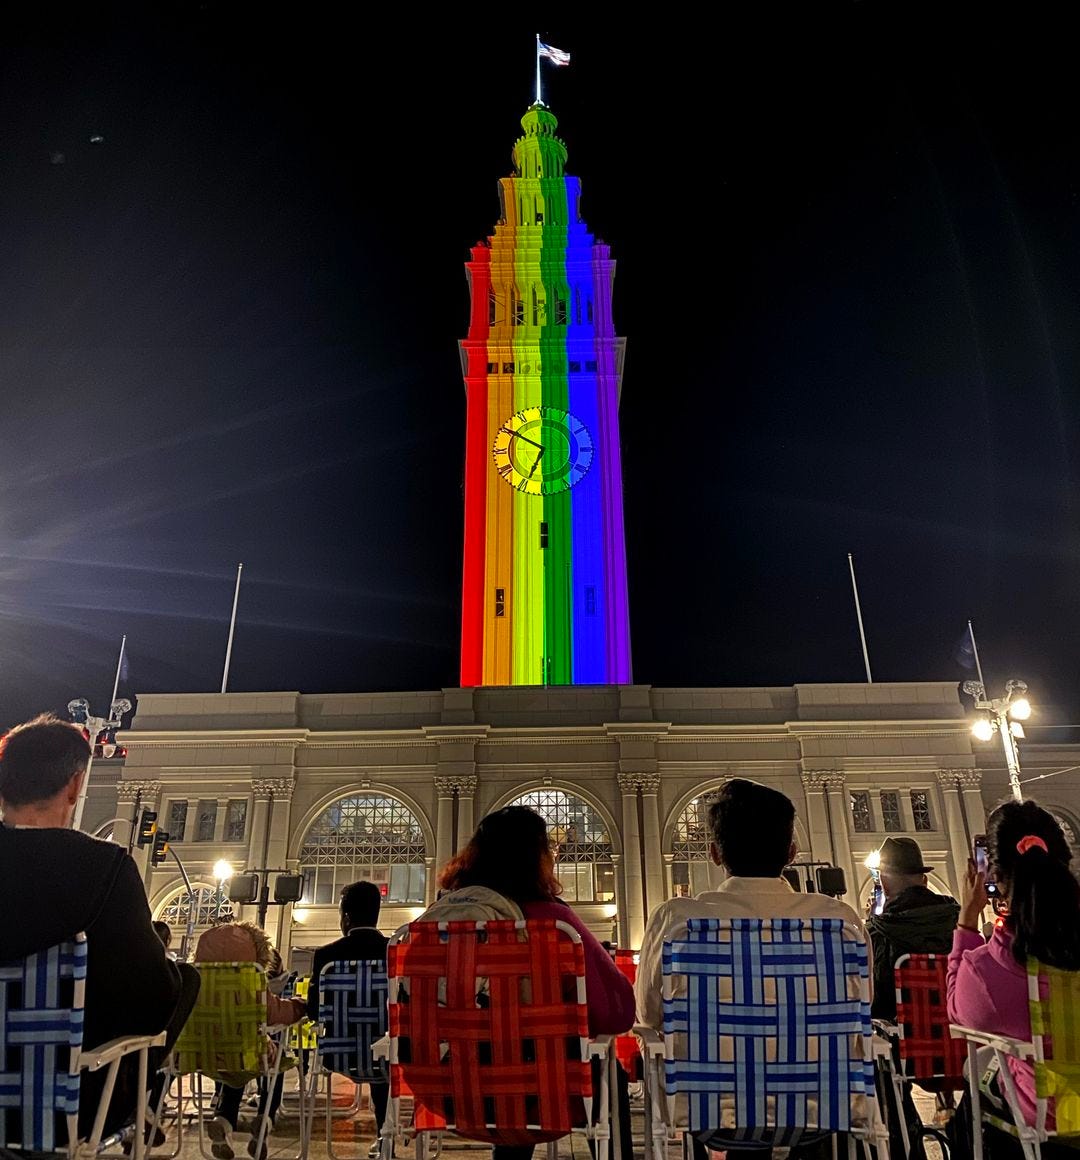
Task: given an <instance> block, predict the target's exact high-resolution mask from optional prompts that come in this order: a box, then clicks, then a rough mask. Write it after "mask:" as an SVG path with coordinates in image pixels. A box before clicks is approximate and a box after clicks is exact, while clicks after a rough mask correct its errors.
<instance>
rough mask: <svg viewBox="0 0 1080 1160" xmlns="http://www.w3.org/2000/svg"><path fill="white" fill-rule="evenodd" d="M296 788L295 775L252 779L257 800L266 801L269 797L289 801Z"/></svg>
mask: <svg viewBox="0 0 1080 1160" xmlns="http://www.w3.org/2000/svg"><path fill="white" fill-rule="evenodd" d="M294 789H296V778H294V777H255V778H252V780H251V792H252V794H253V795H254V797H255V800H256V801H265V800H267V799H269V798H273V799H274V800H275V801H288V800H289V799H290V798H291V797H292V795H293V790H294Z"/></svg>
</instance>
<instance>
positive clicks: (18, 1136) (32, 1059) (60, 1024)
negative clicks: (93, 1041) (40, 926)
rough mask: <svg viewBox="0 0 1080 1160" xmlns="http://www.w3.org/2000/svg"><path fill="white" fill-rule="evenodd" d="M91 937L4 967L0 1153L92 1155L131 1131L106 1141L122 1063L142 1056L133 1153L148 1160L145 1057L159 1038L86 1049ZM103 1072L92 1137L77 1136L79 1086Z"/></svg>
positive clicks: (0, 980)
mask: <svg viewBox="0 0 1080 1160" xmlns="http://www.w3.org/2000/svg"><path fill="white" fill-rule="evenodd" d="M85 996H86V935H84V934H77V935H76V936H75V938H74V939H73V940H72V941H71V942H64V943H60V944H58V945H57V946H54V947H50V948H49V949H48V950H45V951H39V952H37V953H36V954H32V955H28V956H27V957H26V958H24V959H14V960H11V961H10V962H6V963H0V1068H2V1070H0V1149H8V1150H11V1151H16V1152H66V1153H67V1155H68V1156H69V1157H72V1158H73V1160H74V1158H75V1157H89V1156H94V1155H96V1154H98V1153H99V1152H101V1151H102V1150H103V1149H104V1148H106V1147H109V1146H111V1145H113V1144H116V1143H118V1142H119V1141H120V1140H121V1139H122V1138H123V1136H124V1135H125V1134H126V1133H113V1134H112V1135H110V1136H109V1137H108V1138H106V1139H102V1135H103V1133H104V1129H105V1118H106V1115H107V1113H108V1110H109V1103H110V1101H111V1100H112V1094H113V1089H114V1088H115V1086H116V1077H117V1073H118V1071H119V1069H120V1062H121V1060H122V1059H124V1057H125V1056H128V1055H131V1054H133V1053H138V1057H139V1094H138V1102H137V1104H136V1107H135V1120H134V1126H133V1129H132V1133H133V1135H134V1141H133V1144H132V1149H133V1151H134V1156H135V1160H143V1156H144V1155H145V1151H146V1145H145V1142H144V1121H145V1118H146V1086H147V1052H148V1050H149V1048H151V1047H160V1046H161V1045H162V1044H163V1043H164V1042H165V1033H164V1032H162V1033H161V1034H160V1035H132V1036H126V1037H124V1038H122V1039H113V1040H111V1041H110V1042H109V1043H105V1044H102V1045H101V1046H100V1047H97V1048H95V1049H93V1050H85V1049H84V1048H83V1046H82V1041H83V1008H84V1005H85ZM103 1067H107V1068H108V1069H109V1070H108V1071H107V1072H106V1073H105V1086H104V1090H103V1091H102V1093H101V1099H100V1100H99V1102H98V1107H97V1113H96V1115H95V1117H94V1125H93V1128H92V1130H91V1132H90V1135H89V1137H88V1138H87V1139H80V1137H79V1088H80V1084H81V1080H82V1073H83V1072H84V1071H98V1070H100V1069H101V1068H103Z"/></svg>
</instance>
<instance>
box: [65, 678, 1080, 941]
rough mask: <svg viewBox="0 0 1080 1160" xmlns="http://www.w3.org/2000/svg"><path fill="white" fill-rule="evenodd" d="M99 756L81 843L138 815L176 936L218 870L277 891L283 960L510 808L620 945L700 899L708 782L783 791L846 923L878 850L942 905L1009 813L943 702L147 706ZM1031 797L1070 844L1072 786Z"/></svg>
mask: <svg viewBox="0 0 1080 1160" xmlns="http://www.w3.org/2000/svg"><path fill="white" fill-rule="evenodd" d="M120 740H121V742H122V743H123V744H124V745H126V746H127V750H128V753H127V759H126V761H125V762H124V763H123V765H122V766H121V765H120V763H118V762H109V763H105V762H101V763H96V764H95V769H94V778H93V783H94V784H93V785H92V787H91V790H90V795H89V799H88V804H87V811H86V819H85V820H86V823H87V826H88V828H90V829H91V830H92V831H97V832H111V833H112V834H113V836H114V838H115V839H116V840H117V841H120V842H126V841H127V840H128V833H129V828H130V826H131V825H133V824H134V823H135V822H136V821H137V818H138V816H139V813H140V811H141V810H143V809H154V810H156V811H157V813H158V819H159V824H160V826H161V827H162V828H163V829H165V830H167V831H169V833H170V834H171V835H172V844H173V849H174V850H175V851H176V853H177V854H178V855H179V857H180V858H181V859H182V860H183V862H184V864H185V867H186V869H187V871H188V874H189V877H190V879H191V881H192V884H193V886H194V887H195V888H196V891H197V893H198V913H197V915H196V919H197V922H196V926H197V928H200V929H201V928H202V927H205V925H207V924H208V923H209V922H210V921H212V919H213V918H214V917H215V915H216V914H218V913H221V912H222V911H228V910H229V909H230V906H229V903H228V901H227V898H224V897H222V896H221V895H220V894H219V892H218V890H217V886H216V883H215V881H214V879H213V877H212V874H211V871H212V867H213V866H214V864H215V863H216V862H217V861H218V860H219V859H226V860H228V861H229V862H230V863H231V864H232V866H233V867H234V868H235V870H236V871H238V872H239V871H240V870H243V869H258V868H263V867H269V868H271V869H275V870H276V869H288V870H292V871H297V870H299V871H300V872H302V873H303V875H304V880H305V889H304V897H303V899H302V900H301V902H300V903H298V904H296V905H283V906H277V907H273V908H271V911H270V914H269V920H268V922H267V927H268V930H269V931H270V933H271V935H272V936H274V937H275V939H276V941H277V943H278V945H280V946H281V947H282V948H292V949H294V950H295V951H296V952H297V954H299V952H300V951H301V950H302V949H303V948H306V947H313V946H318V945H320V944H321V943H323V942H325V941H327V940H328V939H329V938H331V937H332V936H333V935H334V933H335V931H336V927H337V911H336V904H337V899H338V896H339V894H340V889H341V887H342V886H344V885H346V884H347V883H349V882H352V881H355V880H357V879H361V878H367V879H370V880H372V881H375V882H377V883H379V885H380V887H381V888H382V890H383V895H384V904H383V913H382V923H381V925H382V926H383V928H384V929H386V930H388V931H390V930H393V929H395V928H396V927H397V926H399V925H400V924H402V923H404V922H408V921H409V920H411V919H413V918H415V917H416V916H417V915H418V914H419V913H420V912H421V910H422V909H423V907H424V906H425V905H426V904H427V903H429V902H430V901H431V900H432V899H433V898H434V895H435V890H436V880H437V873H438V870H439V867H440V866H441V865H442V863H444V862H445V861H446V860H447V858H448V857H449V856H450V855H451V854H452V853H453V852H454V851H455V850H456V849H457V848H458V847H459V846H461V845H462V844H463V843H464V841H465V840H466V839H467V837H468V836H469V835H470V834H471V833H472V831H473V829H474V826H475V823H476V822H477V821H478V820H479V819H480V818H481V817H482V816H483V815H484V814H486V813H488V812H489V811H490V810H493V809H496V808H498V807H500V806H503V805H507V804H509V803H511V802H523V803H524V804H527V805H531V806H533V807H534V808H536V809H538V810H539V811H540V812H541V813H543V814H544V815H545V816H546V817H547V819H548V822H549V825H550V827H551V830H552V832H553V835H554V837H555V840H556V841H557V843H558V846H559V861H558V873H559V877H560V880H561V882H562V884H563V889H564V897H565V898H566V899H567V900H568V901H569V902H570V903H571V904H572V905H573V906H574V907H575V908H576V909H577V910H578V911H579V912H580V913H581V915H582V917H583V918H584V919H585V920H586V921H587V922H588V923H589V925H590V926H591V927H592V928H593V929H594V930H595V931H596V932H597V933H598V934H599V935H601V936H602V937H605V938H613V939H614V940H615V941H617V942H618V943H619V944H621V945H624V946H632V947H636V946H638V945H639V943H640V939H641V934H642V931H643V929H644V924H645V921H646V918H647V916H648V913H649V912H650V910H652V908H653V907H655V906H656V905H658V904H659V903H660V902H662V901H663V900H665V899H667V898H669V897H671V896H672V895H675V894H685V893H697V892H698V891H700V890H701V889H703V888H707V887H708V886H709V885H710V884H712V883H715V882H717V881H718V880H719V871H717V870H716V868H715V867H712V866H711V865H710V863H709V862H708V857H707V853H708V834H707V831H706V827H705V819H706V811H707V807H708V803H709V802H710V801H711V800H712V795H713V794H714V793H715V791H716V790H717V789H719V787H720V786H722V785H723V783H724V782H725V781H726V780H728V779H729V778H732V777H747V778H751V779H752V780H755V781H760V782H763V783H764V784H767V785H771V786H773V787H775V788H776V789H779V790H781V791H783V792H784V793H786V794H787V795H788V796H789V797H790V798H791V799H792V800H793V801H794V802H795V804H796V808H797V811H798V829H797V838H798V843H799V850H800V854H799V858H798V862H799V863H802V864H803V870H802V874H803V876H804V877H805V876H806V875H807V874H809V873H811V872H812V870H813V868H814V867H813V865H812V864H815V863H817V864H830V865H835V866H839V867H840V868H842V869H843V870H844V873H845V877H846V880H847V895H846V898H847V900H848V901H849V902H851V903H852V904H853V905H856V906H858V907H861V906H863V905H864V904H865V901H866V898H867V897H868V894H869V890H870V881H869V874H868V871H867V870H866V868H865V865H864V863H865V859H866V857H867V855H868V854H869V853H870V852H871V851H872V850H874V849H876V848H877V847H878V846H879V845H880V844H881V842H882V841H883V840H884V839H885V837H887V836H888V835H889V834H907V835H910V836H911V837H914V838H916V839H917V840H918V842H919V843H920V845H921V846H922V848H923V851H924V853H925V855H926V858H927V861H928V863H929V864H930V865H932V866H933V867H934V872H933V874H932V875H931V885H932V886H933V887H934V888H935V889H938V890H940V891H944V892H948V893H952V894H956V893H958V892H959V890H960V883H961V882H962V878H963V874H964V870H965V867H966V863H967V856H968V851H969V849H970V847H971V838H972V836H973V835H974V834H976V833H979V832H981V831H982V830H983V829H984V827H985V818H986V813H987V811H988V810H989V809H992V808H993V806H994V805H996V804H997V803H998V802H999V801H1002V800H1004V799H1005V798H1006V797H1008V794H1009V789H1008V782H1007V777H1006V773H1005V770H1004V768H1003V765H1002V761H1001V755H1000V749H999V748H998V747H996V746H994V745H986V746H982V745H979V744H978V743H976V742H973V740H972V737H971V733H970V719H969V718H968V717H967V716H966V715H965V710H964V707H963V705H962V704H961V702H960V699H959V696H958V693H957V687H956V685H955V684H954V683H951V682H921V683H912V684H887V683H875V684H873V685H866V684H838V685H795V686H789V687H771V688H741V689H740V688H731V689H724V688H719V689H658V688H652V687H650V686H643V685H629V686H593V687H587V688H584V687H583V688H563V689H554V688H549V689H542V688H537V689H514V688H476V689H444V690H442V691H438V692H419V693H368V694H312V695H300V694H297V693H231V694H225V695H220V694H167V695H166V694H155V695H147V696H143V697H142V698H140V704H139V712H138V715H137V717H136V718H135V723H134V727H133V728H132V729H131V730H129V731H128V732H127V733H126V734H123V735H122V736H121V737H120ZM973 746H975V748H974V749H973ZM1077 748H1078V747H1076V746H1038V745H1027V746H1025V748H1024V768H1025V776H1032V777H1034V776H1037V775H1038V774H1039V773H1040V771H1042V772H1055V771H1056V770H1058V769H1067V767H1069V766H1070V765H1072V766H1076V765H1078V764H1080V762H1078V761H1077V756H1076V750H1077ZM1031 788H1039V789H1041V790H1042V792H1041V793H1039V794H1037V795H1036V796H1037V798H1038V800H1040V801H1041V802H1042V803H1043V804H1045V805H1047V806H1048V808H1050V809H1052V810H1053V811H1054V812H1055V813H1056V814H1057V815H1058V817H1059V819H1060V820H1061V821H1062V823H1063V825H1065V826H1066V827H1067V829H1068V830H1069V836H1070V840H1075V839H1076V837H1077V836H1078V834H1080V814H1078V807H1080V774H1078V773H1077V772H1075V771H1073V772H1066V773H1064V774H1061V775H1060V776H1055V777H1054V778H1053V779H1048V780H1046V781H1045V783H1041V784H1040V783H1036V785H1035V786H1034V787H1031ZM133 852H134V855H135V857H136V859H137V860H138V862H139V865H140V868H141V870H142V872H143V874H144V876H145V881H146V887H147V894H148V897H149V899H150V904H151V908H152V910H153V912H154V915H155V917H165V918H166V919H167V920H168V921H170V922H171V923H173V924H174V925H175V926H177V927H178V928H179V929H181V930H182V928H183V927H184V925H185V923H186V921H187V913H188V905H189V903H188V895H187V891H186V889H185V888H184V884H183V880H182V878H181V877H180V874H179V872H178V869H177V867H176V865H175V863H174V862H173V861H172V860H171V859H170V860H169V861H168V862H166V863H165V864H163V865H161V866H157V867H154V866H151V865H149V864H148V857H147V850H145V849H140V848H139V847H137V846H136V847H135V848H134V851H133ZM237 909H238V910H240V911H241V913H242V915H243V917H245V918H254V917H255V914H256V911H255V907H253V906H251V907H244V908H242V909H241V908H237Z"/></svg>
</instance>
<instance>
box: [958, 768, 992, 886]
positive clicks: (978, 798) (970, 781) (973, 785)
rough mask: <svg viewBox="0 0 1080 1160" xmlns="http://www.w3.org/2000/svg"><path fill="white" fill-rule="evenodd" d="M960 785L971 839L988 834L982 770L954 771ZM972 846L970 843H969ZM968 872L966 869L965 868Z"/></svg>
mask: <svg viewBox="0 0 1080 1160" xmlns="http://www.w3.org/2000/svg"><path fill="white" fill-rule="evenodd" d="M953 773H955V774H956V780H957V781H958V782H959V783H960V797H961V804H962V805H963V809H964V817H965V819H966V821H967V829H968V834H969V837H971V838H974V837H975V835H976V834H985V833H986V805H985V803H984V802H983V796H982V770H980V769H954V770H953ZM968 844H969V845H970V842H969V843H968ZM965 872H966V868H965Z"/></svg>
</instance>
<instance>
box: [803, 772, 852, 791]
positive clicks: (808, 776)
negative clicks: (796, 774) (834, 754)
mask: <svg viewBox="0 0 1080 1160" xmlns="http://www.w3.org/2000/svg"><path fill="white" fill-rule="evenodd" d="M800 776H801V777H802V783H803V787H804V788H805V789H807V790H811V791H817V792H819V793H820V792H821V791H823V790H830V789H843V788H844V786H845V785H846V784H847V775H846V774H845V773H844V771H843V770H842V769H804V770H803V771H802V773H801V775H800Z"/></svg>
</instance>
